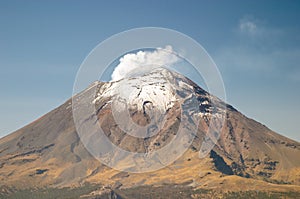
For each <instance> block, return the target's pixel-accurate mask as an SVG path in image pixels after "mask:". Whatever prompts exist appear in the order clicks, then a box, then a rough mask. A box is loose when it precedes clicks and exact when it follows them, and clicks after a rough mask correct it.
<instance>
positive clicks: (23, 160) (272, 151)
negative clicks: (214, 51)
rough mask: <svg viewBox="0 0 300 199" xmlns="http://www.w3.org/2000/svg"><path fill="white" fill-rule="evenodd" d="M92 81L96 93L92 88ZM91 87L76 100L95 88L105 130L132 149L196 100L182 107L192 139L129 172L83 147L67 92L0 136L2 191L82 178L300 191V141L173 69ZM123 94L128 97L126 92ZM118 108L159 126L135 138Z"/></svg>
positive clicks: (162, 137)
mask: <svg viewBox="0 0 300 199" xmlns="http://www.w3.org/2000/svg"><path fill="white" fill-rule="evenodd" d="M90 88H94V89H96V93H89V91H90V90H91V89H90ZM90 88H88V89H86V90H85V91H83V92H82V93H80V94H78V95H77V96H75V100H76V97H78V100H80V98H79V96H80V95H93V100H92V101H91V102H89V104H90V105H91V106H94V107H95V110H96V118H97V122H98V124H99V125H100V126H101V127H102V129H103V131H104V133H105V135H106V136H107V137H108V138H109V139H110V141H111V142H113V143H114V144H115V145H117V146H118V147H120V148H122V149H124V150H127V151H133V152H143V153H145V152H149V151H155V150H158V149H160V148H163V147H165V146H166V145H167V144H168V143H169V142H170V141H171V140H172V138H173V137H174V136H175V135H176V133H177V131H178V128H179V123H180V122H181V121H182V119H183V118H182V117H184V114H182V113H181V109H180V106H181V105H182V103H183V102H185V103H186V104H188V105H193V106H191V107H195V106H194V105H195V104H196V105H197V106H196V107H197V109H191V108H190V109H187V110H188V111H189V112H188V113H187V114H186V115H188V116H190V117H191V118H190V119H192V120H193V121H197V122H199V126H198V129H197V130H196V131H195V138H194V139H193V140H192V144H191V146H190V147H189V149H188V150H187V151H186V152H185V153H184V155H183V156H182V157H180V158H179V159H178V160H176V161H175V162H174V163H173V164H171V165H169V166H167V167H165V168H163V169H160V170H158V171H155V172H148V173H141V174H134V173H127V172H120V171H117V170H114V169H111V168H109V167H107V166H105V165H103V164H101V163H100V162H99V161H98V160H96V159H95V158H94V157H93V156H92V155H91V154H90V153H89V152H88V151H87V150H86V148H85V147H84V146H83V144H82V142H81V140H80V138H79V136H78V134H77V132H76V128H75V125H74V121H73V116H72V100H71V99H70V100H68V101H66V102H65V103H64V104H63V105H61V106H59V107H58V108H56V109H54V110H53V111H51V112H49V113H47V114H46V115H44V116H43V117H41V118H39V119H37V120H36V121H34V122H32V123H31V124H29V125H27V126H25V127H23V128H21V129H19V130H18V131H16V132H14V133H12V134H10V135H8V136H6V137H4V138H2V139H0V187H1V188H2V190H1V189H0V192H1V191H5V190H9V189H10V188H11V187H14V188H15V189H24V188H35V187H74V186H80V185H83V184H84V183H95V184H99V186H103V187H110V189H124V188H133V187H139V186H159V185H164V184H185V185H186V186H189V187H193V188H196V189H197V188H204V189H220V190H231V191H232V190H237V191H238V190H244V189H246V190H273V191H300V158H299V157H300V144H299V142H296V141H293V140H291V139H288V138H286V137H284V136H281V135H279V134H277V133H275V132H273V131H271V130H270V129H268V128H267V127H265V126H264V125H262V124H260V123H258V122H256V121H254V120H252V119H249V118H247V117H246V116H244V115H243V114H241V113H240V112H238V111H237V110H236V109H234V108H233V107H232V106H230V105H228V104H225V103H224V102H222V101H221V100H219V99H218V98H216V97H214V96H211V95H210V94H209V93H208V92H206V91H204V90H203V89H201V88H200V87H199V86H198V85H196V84H195V83H193V82H192V81H191V80H189V79H188V78H186V77H184V76H182V75H180V74H178V73H175V72H172V71H169V70H166V69H157V70H155V71H152V72H151V73H149V74H146V75H143V76H141V77H134V78H128V79H123V80H120V81H117V82H107V83H103V82H95V83H93V84H92V85H91V87H90ZM122 91H124V93H123V94H120V92H122ZM129 91H130V92H129ZM126 94H130V96H126V97H124V95H126ZM122 96H123V98H122ZM191 96H193V97H191ZM113 99H118V100H113ZM124 99H125V101H124ZM126 99H127V101H126ZM191 99H193V100H191ZM194 99H196V100H194ZM189 100H190V101H189ZM212 101H213V102H214V104H212ZM79 104H80V103H79ZM73 108H76V107H73ZM115 109H116V111H117V113H118V114H120V115H121V116H122V114H125V115H126V114H128V112H129V116H130V117H125V119H124V121H125V122H124V121H123V122H124V124H127V123H128V121H129V120H126V119H130V120H132V121H134V123H135V124H137V125H138V126H142V127H143V126H147V125H148V127H147V132H148V133H149V134H151V133H152V132H154V131H155V130H157V129H160V130H159V131H158V133H156V134H153V135H152V134H151V136H150V137H149V138H137V137H135V136H132V135H134V134H135V133H138V132H135V130H134V128H133V127H132V126H130V125H129V126H126V125H125V127H124V128H126V132H128V131H129V132H130V134H128V133H125V132H124V131H123V130H124V129H123V130H122V129H121V128H119V127H118V124H119V123H118V122H117V121H115V117H114V110H115ZM127 110H128V111H127ZM162 112H166V113H167V114H164V115H163V116H162V115H161V114H160V113H162ZM125 115H124V116H125ZM127 116H128V115H127ZM220 117H224V119H225V122H224V124H223V126H222V132H221V134H220V138H219V140H218V142H217V144H216V145H215V147H214V148H213V150H212V151H211V152H210V154H209V155H208V156H206V157H205V158H199V150H200V149H201V143H203V140H204V138H205V136H206V135H207V129H208V126H209V124H210V122H211V121H212V123H211V124H212V125H216V126H217V125H221V124H220V123H218V121H219V120H218V119H216V118H220ZM89 118H91V117H88V116H87V120H88V119H89ZM121 118H123V117H121ZM195 118H196V119H195ZM162 120H164V121H165V123H164V125H163V126H161V127H160V126H155V125H154V124H153V125H149V124H151V122H153V121H162ZM214 120H215V121H214Z"/></svg>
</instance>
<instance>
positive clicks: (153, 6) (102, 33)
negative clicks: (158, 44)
mask: <svg viewBox="0 0 300 199" xmlns="http://www.w3.org/2000/svg"><path fill="white" fill-rule="evenodd" d="M299 19H300V3H299V2H298V1H171V0H169V1H76V0H75V1H47V2H46V1H30V0H28V1H13V0H7V1H3V0H1V1H0V69H1V70H0V71H1V72H0V89H1V92H0V110H1V112H0V121H1V123H0V136H4V135H6V134H8V133H10V132H12V131H14V130H16V129H18V128H20V127H22V126H24V125H26V124H27V123H29V122H31V121H33V120H35V119H37V118H38V117H40V116H42V115H43V114H45V113H47V112H48V111H50V110H52V109H53V108H55V107H57V106H59V105H60V104H61V103H63V102H64V101H65V100H67V99H68V98H69V97H71V95H72V87H73V82H74V79H75V75H76V72H77V70H78V69H79V66H80V64H81V63H82V61H83V60H84V58H85V57H86V56H87V54H88V53H89V52H90V51H91V50H92V49H93V48H94V47H95V46H96V45H97V44H98V43H99V42H101V41H103V40H104V39H106V38H108V37H110V36H111V35H113V34H116V33H119V32H121V31H125V30H128V29H131V28H137V27H145V26H157V27H165V28H171V29H174V30H177V31H180V32H182V33H184V34H186V35H189V36H190V37H192V38H193V39H195V40H196V41H198V42H199V43H200V44H201V45H202V46H203V47H204V48H205V49H206V50H207V51H208V53H209V54H210V55H211V57H212V58H213V60H214V61H215V62H216V64H217V66H218V67H219V70H220V72H221V74H222V77H223V80H224V83H225V88H226V94H227V101H228V102H229V103H230V104H232V105H233V106H234V107H236V108H237V109H239V110H240V111H241V112H242V113H244V114H245V115H247V116H248V117H250V118H254V119H255V120H257V121H259V122H261V123H263V124H265V125H267V126H268V127H269V128H271V129H272V130H274V131H276V132H278V133H280V134H283V135H285V136H288V137H290V138H293V139H296V140H298V141H300V131H299V128H298V123H299V119H300V104H299V102H300V89H299V86H300V65H299V63H300V23H299Z"/></svg>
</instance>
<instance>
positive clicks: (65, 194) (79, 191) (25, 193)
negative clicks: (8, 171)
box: [0, 184, 99, 199]
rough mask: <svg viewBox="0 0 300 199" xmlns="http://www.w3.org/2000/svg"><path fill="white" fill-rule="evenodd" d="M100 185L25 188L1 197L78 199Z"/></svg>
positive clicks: (3, 198)
mask: <svg viewBox="0 0 300 199" xmlns="http://www.w3.org/2000/svg"><path fill="white" fill-rule="evenodd" d="M98 187H99V186H95V185H91V184H86V185H84V186H81V187H78V188H62V189H57V188H47V189H35V190H32V189H24V190H18V191H15V192H12V193H10V194H5V193H0V199H54V198H55V199H78V198H79V197H80V196H82V195H85V194H88V193H90V192H92V191H94V190H96V189H97V188H98Z"/></svg>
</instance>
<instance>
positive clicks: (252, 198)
mask: <svg viewBox="0 0 300 199" xmlns="http://www.w3.org/2000/svg"><path fill="white" fill-rule="evenodd" d="M98 188H99V186H96V185H91V184H86V185H84V186H81V187H78V188H62V189H56V188H48V189H36V190H30V189H26V190H18V191H14V192H12V193H11V194H4V193H0V199H2V198H3V199H4V198H5V199H29V198H30V199H41V198H42V199H54V198H55V199H79V198H82V197H80V196H83V195H86V194H89V193H91V192H92V191H94V190H97V189H98ZM113 193H114V196H112V195H111V193H109V194H108V195H102V196H94V197H91V198H88V197H83V198H84V199H92V198H93V199H95V198H97V199H102V198H103V199H107V198H114V199H173V198H176V199H197V198H201V199H206V198H215V199H282V198H285V199H294V198H299V193H297V192H262V191H240V192H228V193H221V192H217V191H214V190H205V189H198V190H193V189H192V188H191V187H186V186H180V185H164V186H160V187H154V186H141V187H136V188H130V189H120V190H114V191H113Z"/></svg>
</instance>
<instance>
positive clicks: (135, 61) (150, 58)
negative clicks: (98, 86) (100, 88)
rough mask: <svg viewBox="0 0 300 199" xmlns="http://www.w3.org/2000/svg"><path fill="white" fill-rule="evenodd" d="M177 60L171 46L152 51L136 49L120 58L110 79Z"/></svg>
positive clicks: (138, 72)
mask: <svg viewBox="0 0 300 199" xmlns="http://www.w3.org/2000/svg"><path fill="white" fill-rule="evenodd" d="M178 61H179V58H178V56H177V54H176V53H175V52H174V51H173V48H172V46H166V47H165V48H157V49H156V50H154V51H138V52H137V53H129V54H126V55H124V56H123V57H122V58H120V63H119V65H117V66H116V68H115V69H114V71H113V73H112V75H111V80H112V81H117V80H120V79H122V78H124V77H128V76H134V75H136V74H141V73H144V72H147V71H151V70H153V69H155V68H158V67H166V66H171V65H172V64H174V63H176V62H178Z"/></svg>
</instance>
